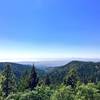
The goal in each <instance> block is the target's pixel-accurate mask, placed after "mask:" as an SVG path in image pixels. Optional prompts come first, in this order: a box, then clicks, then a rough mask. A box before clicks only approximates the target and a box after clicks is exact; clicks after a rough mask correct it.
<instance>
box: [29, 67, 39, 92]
mask: <svg viewBox="0 0 100 100" xmlns="http://www.w3.org/2000/svg"><path fill="white" fill-rule="evenodd" d="M37 84H38V78H37V73H36V71H35V67H34V65H33V68H32V70H31V75H30V78H29V86H28V87H29V89H31V90H33V89H34V88H35V87H36V86H37Z"/></svg>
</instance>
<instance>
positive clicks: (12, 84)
mask: <svg viewBox="0 0 100 100" xmlns="http://www.w3.org/2000/svg"><path fill="white" fill-rule="evenodd" d="M3 74H4V77H5V80H4V81H3V84H2V91H3V93H4V96H6V97H7V96H8V95H9V94H10V93H13V92H15V91H16V81H15V77H14V74H13V72H12V69H11V65H10V64H7V65H6V66H5V69H4V72H3Z"/></svg>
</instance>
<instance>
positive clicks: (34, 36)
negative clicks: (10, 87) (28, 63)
mask: <svg viewBox="0 0 100 100" xmlns="http://www.w3.org/2000/svg"><path fill="white" fill-rule="evenodd" d="M65 57H76V58H77V57H80V58H100V0H1V1H0V59H1V60H30V59H31V60H32V59H33V58H34V59H38V58H65Z"/></svg>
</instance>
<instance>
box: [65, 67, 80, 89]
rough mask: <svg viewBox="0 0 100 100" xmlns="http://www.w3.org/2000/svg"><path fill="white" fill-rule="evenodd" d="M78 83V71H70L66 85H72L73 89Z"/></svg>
mask: <svg viewBox="0 0 100 100" xmlns="http://www.w3.org/2000/svg"><path fill="white" fill-rule="evenodd" d="M77 81H78V75H77V71H76V70H75V69H70V70H69V72H68V75H67V79H66V80H65V83H66V84H67V85H70V86H71V87H72V88H75V87H76V84H77Z"/></svg>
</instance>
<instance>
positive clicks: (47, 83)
mask: <svg viewBox="0 0 100 100" xmlns="http://www.w3.org/2000/svg"><path fill="white" fill-rule="evenodd" d="M50 84H51V82H50V78H49V75H47V76H46V78H45V85H48V86H49V85H50Z"/></svg>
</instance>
